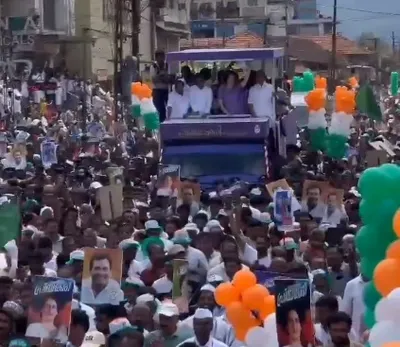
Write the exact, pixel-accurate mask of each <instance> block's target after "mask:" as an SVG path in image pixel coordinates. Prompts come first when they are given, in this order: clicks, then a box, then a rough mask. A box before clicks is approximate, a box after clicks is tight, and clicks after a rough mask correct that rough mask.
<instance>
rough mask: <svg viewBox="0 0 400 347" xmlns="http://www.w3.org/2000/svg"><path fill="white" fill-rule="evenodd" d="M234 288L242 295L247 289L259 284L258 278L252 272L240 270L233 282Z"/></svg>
mask: <svg viewBox="0 0 400 347" xmlns="http://www.w3.org/2000/svg"><path fill="white" fill-rule="evenodd" d="M232 284H233V286H234V287H235V288H236V290H237V291H238V292H239V293H240V294H241V293H243V292H244V291H245V290H246V289H248V288H250V287H252V286H254V285H256V284H257V278H256V275H254V273H252V272H251V271H250V270H240V271H238V272H236V274H235V276H233V280H232Z"/></svg>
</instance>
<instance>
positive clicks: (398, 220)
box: [393, 209, 400, 237]
mask: <svg viewBox="0 0 400 347" xmlns="http://www.w3.org/2000/svg"><path fill="white" fill-rule="evenodd" d="M393 230H394V232H395V233H396V235H397V237H400V209H398V210H397V211H396V213H395V214H394V217H393Z"/></svg>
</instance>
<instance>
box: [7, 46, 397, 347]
mask: <svg viewBox="0 0 400 347" xmlns="http://www.w3.org/2000/svg"><path fill="white" fill-rule="evenodd" d="M164 59H165V57H164V55H163V54H162V53H161V52H158V54H157V55H156V62H155V63H154V65H153V66H152V69H151V73H152V76H153V100H154V105H155V106H156V107H157V110H158V111H159V114H160V119H161V121H164V120H166V119H167V120H168V119H170V118H172V119H173V118H184V117H186V116H187V115H188V114H199V115H207V114H221V113H222V114H226V115H232V114H247V113H250V114H251V115H252V116H254V117H257V116H265V117H274V116H275V114H277V115H278V116H277V117H281V116H285V117H290V112H291V111H292V107H291V105H290V102H289V99H290V98H289V96H290V83H289V82H288V80H289V79H288V78H283V79H281V80H279V83H276V85H274V86H273V85H271V83H270V82H271V81H270V80H268V78H266V76H265V74H264V73H263V72H261V71H260V72H254V71H252V72H250V71H242V70H241V71H240V72H238V71H237V70H236V71H235V70H234V69H233V68H229V69H227V70H223V71H220V72H219V73H218V74H217V76H215V78H214V76H213V71H212V70H210V69H203V70H201V71H200V72H199V73H197V74H195V73H192V72H191V70H190V69H189V68H188V67H186V68H184V69H183V70H182V76H180V77H179V78H177V79H176V80H175V79H173V80H172V78H171V76H170V75H169V74H168V73H167V66H166V64H165V63H164ZM214 80H215V82H212V81H214ZM172 86H173V87H172ZM0 88H1V89H0V114H1V133H0V148H1V150H0V152H1V153H0V154H1V156H2V160H1V170H0V173H1V183H0V189H1V198H0V203H1V204H2V205H1V206H0V224H1V225H0V228H1V234H2V235H0V240H1V241H2V246H4V251H3V253H1V258H0V263H1V264H0V265H1V269H0V270H1V275H0V306H1V308H0V345H1V346H3V347H6V346H9V347H17V346H18V347H22V346H36V345H41V344H44V345H45V344H47V345H49V346H55V345H56V344H59V343H62V344H67V345H68V346H70V347H100V346H103V345H105V346H109V347H116V346H130V347H178V346H179V347H195V346H197V347H227V346H228V347H246V346H247V347H258V345H257V346H251V345H248V344H247V343H246V341H243V339H242V338H240V336H239V335H238V332H237V331H235V329H234V327H233V326H232V324H231V323H230V321H229V319H228V318H227V315H226V311H225V309H224V307H222V306H221V305H219V304H218V303H217V301H218V300H216V298H215V292H216V288H218V286H219V285H220V284H221V283H227V282H230V281H231V280H232V279H233V278H234V276H235V274H236V273H237V272H238V271H240V270H243V269H245V270H251V271H252V272H253V273H255V274H257V276H261V278H262V274H263V273H266V274H275V275H276V274H278V275H279V276H284V277H286V278H301V279H306V280H307V281H308V282H309V283H310V295H311V304H310V310H311V315H312V321H313V327H314V329H313V330H314V334H315V345H317V346H329V347H330V346H335V347H339V346H340V347H344V346H353V347H356V346H360V345H362V344H364V343H365V342H366V341H367V339H368V329H367V327H366V325H365V324H364V312H365V304H364V302H363V296H362V294H361V293H362V291H363V288H364V287H365V286H366V285H367V284H368V282H369V281H370V280H371V279H370V278H367V277H366V276H365V275H364V274H363V273H360V259H359V256H358V254H357V250H356V247H355V235H356V234H357V232H358V230H359V229H360V227H361V221H360V216H359V204H360V199H361V197H360V194H359V192H358V191H357V182H358V178H359V176H360V173H362V172H363V170H365V168H366V167H367V166H368V165H369V164H368V161H367V159H368V153H369V150H368V149H369V147H368V143H369V141H372V140H375V141H376V140H378V141H382V142H383V141H388V143H390V144H391V145H392V148H393V151H394V152H395V156H393V157H392V159H391V160H393V162H396V161H397V159H398V158H397V156H398V155H399V151H400V148H399V144H398V142H397V141H398V136H399V133H398V128H399V124H400V121H399V119H400V118H399V115H400V113H398V109H397V105H398V100H397V99H396V98H394V97H390V96H386V97H385V98H382V104H383V105H384V108H385V112H384V119H383V121H382V122H379V123H378V122H374V121H372V120H371V119H370V118H369V117H368V116H367V115H363V114H360V113H358V114H355V115H354V122H353V124H352V131H351V135H350V138H349V139H348V150H347V153H346V156H345V157H344V158H342V159H341V160H331V159H329V158H327V157H326V156H325V155H324V154H323V153H321V152H315V151H312V150H311V149H310V146H309V142H308V137H307V131H306V130H300V131H299V132H298V129H297V128H296V127H295V128H296V129H293V127H291V129H289V128H288V129H287V131H288V136H289V132H293V131H294V132H295V134H294V135H295V138H297V143H291V144H289V145H288V146H287V148H286V156H275V157H274V162H273V163H272V167H273V170H272V171H271V172H270V175H269V176H268V175H266V178H265V182H261V183H260V184H258V185H257V184H252V185H249V184H247V183H246V182H234V184H235V187H236V188H237V187H239V188H237V189H236V188H235V189H231V188H232V183H231V182H223V183H221V184H218V185H216V186H215V189H214V190H213V191H211V192H210V191H209V192H201V193H200V194H198V193H199V192H198V191H197V190H196V189H195V188H194V187H196V184H197V181H196V178H188V183H190V184H186V185H182V186H181V188H180V192H179V194H178V196H176V194H170V195H169V194H165V192H164V191H163V190H162V189H160V187H159V186H158V180H157V174H158V164H159V146H158V140H157V137H156V136H154V134H152V133H151V132H149V131H147V130H146V129H143V128H142V127H140V126H138V125H137V124H135V121H134V120H132V118H131V117H130V115H129V114H128V113H127V112H126V109H125V108H123V107H122V106H121V107H118V109H115V103H114V100H113V97H118V96H113V95H112V94H110V93H109V92H105V91H104V90H103V89H102V88H101V86H100V85H98V84H95V83H93V82H92V81H83V80H79V79H78V78H77V77H72V76H69V75H68V73H65V72H59V71H56V70H47V71H34V72H33V73H32V74H31V76H30V77H29V79H28V78H27V79H20V80H18V81H9V80H5V79H3V83H2V84H1V87H0ZM278 95H279V97H278ZM273 98H278V99H279V102H277V103H276V105H275V103H274V102H273ZM121 104H122V102H121ZM274 106H276V110H275V109H273V107H274ZM275 111H277V112H275ZM274 121H275V119H274ZM297 132H298V133H297ZM276 181H281V182H282V181H284V182H286V183H285V184H287V186H288V187H290V191H291V192H292V194H293V198H292V200H291V201H292V203H291V207H290V210H291V213H292V214H293V221H291V222H290V223H289V225H288V226H287V227H286V228H285V229H282V228H281V227H279V225H280V224H281V223H280V221H279V220H278V217H277V215H278V213H277V211H274V206H276V204H275V203H276V201H274V199H275V198H276V196H275V194H274V191H273V190H271V189H270V184H271V183H273V182H276ZM305 182H311V183H310V184H308V185H307V186H306V185H305ZM115 185H120V186H123V189H122V193H121V192H119V193H118V192H116V190H115V191H114V190H112V189H114V188H113V187H115ZM325 185H329V187H330V189H331V188H332V189H333V190H331V191H329V192H327V190H326V189H325V188H324V187H325ZM105 187H112V189H111V190H110V192H109V194H110V196H112V194H121V195H118V196H119V197H120V198H119V200H121V199H122V202H121V201H119V204H118V203H117V204H116V205H118V206H115V201H114V199H113V198H111V200H112V202H111V203H110V201H109V204H108V206H109V207H108V208H107V207H104V206H105V205H107V204H106V203H104V196H102V193H100V192H103V191H104V189H103V188H105ZM338 192H342V193H340V194H339V193H338ZM107 196H108V195H107ZM117 200H118V199H117ZM10 205H13V206H17V207H18V210H17V213H16V214H15V215H12V217H11V218H6V217H4V215H3V214H2V213H3V212H2V210H1V209H6V208H9V207H10ZM116 209H118V210H120V211H122V212H121V213H117V212H116ZM110 210H111V211H110ZM8 211H10V210H8ZM116 214H118V217H116V218H114V217H113V216H115V215H116ZM280 214H282V212H280ZM105 216H110V217H109V218H106V217H105ZM3 217H4V218H3ZM8 217H9V216H8ZM15 222H17V223H18V226H17V232H16V234H12V232H13V228H14V227H13V226H14V224H15ZM13 223H14V224H13ZM113 252H114V253H113ZM119 257H120V258H119ZM180 262H182V264H184V266H182V268H180V270H179V268H178V271H177V266H176V264H180ZM118 268H120V269H119V270H118ZM182 269H183V270H182ZM118 271H119V274H118ZM259 274H261V275H259ZM178 275H179V276H178ZM43 277H48V278H49V279H51V280H52V281H53V282H54V281H56V282H54V283H53V282H52V285H50V284H48V283H50V282H46V283H47V284H46V285H44V284H43V283H44V282H43V281H45V280H43ZM38 278H41V281H42V282H40V283H39V282H38V281H39V280H38ZM176 278H179V279H180V280H178V281H177V280H176ZM59 281H61V282H59ZM38 283H39V284H38ZM68 283H72V285H71V290H70V291H69V289H67V288H66V289H65V290H64V289H63V290H60V292H63V295H64V296H60V295H58V296H57V295H49V293H50V294H51V293H53V294H54V293H55V292H57V290H56V289H55V288H57V286H58V287H60V286H63V285H65V286H67V285H66V284H68ZM182 283H184V285H183V284H182ZM38 288H41V289H38ZM46 288H47V289H46ZM49 288H50V289H49ZM46 290H47V293H46V295H43V293H44V292H46ZM269 290H270V292H271V293H272V292H273V289H272V288H269ZM69 292H71V293H72V294H71V301H70V302H69V299H68V298H67V296H66V293H69ZM177 292H180V294H176V293H177ZM60 298H61V299H60ZM67 308H69V310H68V309H67ZM292 313H293V312H292V311H290V312H289V313H288V316H287V317H285V319H280V320H279V321H278V324H279V327H280V329H281V330H282V331H283V332H284V333H286V334H287V336H289V337H293V336H296V335H299V336H300V331H301V327H302V324H303V320H304V319H305V318H304V316H303V315H301V314H300V313H298V314H297V313H296V314H295V317H293V316H292ZM287 341H288V342H287V345H289V346H293V347H297V346H306V345H308V344H306V343H304V341H301V339H300V338H298V339H297V342H296V340H295V339H294V340H290V339H289V340H287ZM264 346H266V347H267V346H269V344H268V341H266V342H265V344H264ZM271 346H273V345H271Z"/></svg>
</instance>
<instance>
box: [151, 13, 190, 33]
mask: <svg viewBox="0 0 400 347" xmlns="http://www.w3.org/2000/svg"><path fill="white" fill-rule="evenodd" d="M155 13H156V25H157V27H159V28H161V29H164V30H166V31H170V32H175V33H176V34H182V35H183V36H186V35H188V34H189V33H190V31H189V21H188V14H187V11H186V10H182V9H178V8H170V7H164V8H159V9H156V10H155Z"/></svg>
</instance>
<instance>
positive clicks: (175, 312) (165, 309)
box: [156, 302, 179, 317]
mask: <svg viewBox="0 0 400 347" xmlns="http://www.w3.org/2000/svg"><path fill="white" fill-rule="evenodd" d="M156 315H158V316H166V317H174V316H179V309H178V306H176V305H175V304H174V303H172V302H164V303H162V304H161V305H160V307H159V308H158V310H157V313H156Z"/></svg>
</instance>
